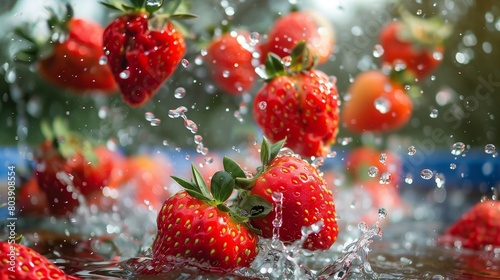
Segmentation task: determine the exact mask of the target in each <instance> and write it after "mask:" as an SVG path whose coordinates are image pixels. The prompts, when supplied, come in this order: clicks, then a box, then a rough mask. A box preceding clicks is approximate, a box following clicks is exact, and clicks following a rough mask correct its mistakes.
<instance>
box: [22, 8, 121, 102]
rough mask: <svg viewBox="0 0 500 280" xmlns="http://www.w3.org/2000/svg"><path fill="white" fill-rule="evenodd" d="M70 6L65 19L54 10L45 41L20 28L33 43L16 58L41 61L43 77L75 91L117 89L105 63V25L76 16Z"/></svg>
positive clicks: (24, 60)
mask: <svg viewBox="0 0 500 280" xmlns="http://www.w3.org/2000/svg"><path fill="white" fill-rule="evenodd" d="M66 7H67V11H66V15H65V16H64V17H63V18H58V17H57V15H56V13H55V12H54V11H52V15H51V17H50V19H49V20H48V22H47V23H48V28H49V31H50V33H51V35H52V36H49V37H48V38H47V40H46V41H45V42H42V43H40V42H37V41H36V40H34V39H33V38H32V37H33V36H32V35H30V32H28V31H27V30H25V29H21V28H18V29H16V34H17V35H19V36H20V37H22V38H25V39H26V40H28V41H29V42H31V43H32V44H33V45H32V46H30V48H29V49H27V50H23V51H20V52H19V53H17V55H16V60H18V61H22V62H28V63H33V62H37V66H38V67H37V70H38V73H39V74H40V76H41V77H42V78H43V79H45V80H46V81H47V82H49V83H51V84H53V85H56V86H58V87H60V88H63V89H69V90H71V91H73V92H75V93H86V92H89V91H97V92H102V93H115V92H117V90H118V87H117V85H116V83H115V81H114V78H113V75H112V74H111V70H110V69H109V67H108V66H107V65H106V64H105V63H102V62H101V61H102V60H101V58H102V57H103V56H104V52H103V50H102V47H103V42H102V34H103V32H104V28H103V27H102V26H101V25H99V24H98V23H95V22H92V21H89V20H87V19H83V18H74V17H73V13H72V8H71V6H70V5H67V6H66ZM54 38H57V39H54Z"/></svg>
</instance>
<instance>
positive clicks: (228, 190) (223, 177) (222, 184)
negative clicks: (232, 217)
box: [210, 171, 235, 203]
mask: <svg viewBox="0 0 500 280" xmlns="http://www.w3.org/2000/svg"><path fill="white" fill-rule="evenodd" d="M234 184H235V182H234V178H233V176H231V174H229V173H228V172H226V171H217V172H216V173H215V174H214V176H213V177H212V180H211V181H210V190H211V192H212V196H213V197H214V198H215V200H216V201H217V202H220V203H224V202H225V201H226V200H227V199H228V198H229V197H230V196H231V194H232V193H233V190H234Z"/></svg>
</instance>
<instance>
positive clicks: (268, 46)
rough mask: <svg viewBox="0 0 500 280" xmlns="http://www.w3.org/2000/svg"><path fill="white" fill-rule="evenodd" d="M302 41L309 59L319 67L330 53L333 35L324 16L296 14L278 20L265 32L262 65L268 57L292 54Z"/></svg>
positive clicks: (309, 12) (306, 12)
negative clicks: (310, 56)
mask: <svg viewBox="0 0 500 280" xmlns="http://www.w3.org/2000/svg"><path fill="white" fill-rule="evenodd" d="M302 40H305V41H306V43H307V47H308V48H309V50H310V52H311V55H313V56H317V58H318V63H320V64H321V63H324V62H326V61H327V60H328V58H329V57H330V55H331V54H332V53H333V47H334V45H335V33H334V31H333V27H332V25H331V24H330V23H329V22H328V19H326V18H325V17H324V16H323V15H321V14H318V13H316V12H312V11H297V12H292V13H289V14H286V15H284V16H282V17H280V18H279V19H278V20H276V22H275V23H274V24H273V26H272V27H271V29H270V30H269V32H268V40H267V42H265V43H264V44H262V56H261V57H262V61H261V62H262V63H264V61H265V59H266V58H267V56H268V54H269V53H274V54H276V55H278V56H279V57H280V58H284V57H286V56H288V55H290V54H291V51H292V49H293V48H294V47H295V45H297V44H298V43H299V42H300V41H302Z"/></svg>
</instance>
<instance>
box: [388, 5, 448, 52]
mask: <svg viewBox="0 0 500 280" xmlns="http://www.w3.org/2000/svg"><path fill="white" fill-rule="evenodd" d="M398 13H399V16H400V19H401V23H402V24H403V27H402V28H401V29H400V30H399V32H398V34H397V36H398V38H399V39H400V40H401V41H406V42H411V43H413V44H414V45H415V47H416V48H427V49H431V50H432V49H434V47H436V46H437V45H440V44H443V43H444V41H445V40H446V39H448V38H449V37H450V35H451V33H452V32H453V28H452V26H451V25H450V24H449V23H445V22H444V21H443V20H442V19H441V18H439V17H437V16H435V17H431V18H421V17H417V16H415V15H413V14H412V13H410V12H409V11H408V10H406V9H405V8H403V7H402V6H399V7H398Z"/></svg>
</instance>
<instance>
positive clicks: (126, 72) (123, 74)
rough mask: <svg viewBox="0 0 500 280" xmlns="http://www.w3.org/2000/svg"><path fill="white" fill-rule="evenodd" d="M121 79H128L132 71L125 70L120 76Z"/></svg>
mask: <svg viewBox="0 0 500 280" xmlns="http://www.w3.org/2000/svg"><path fill="white" fill-rule="evenodd" d="M119 76H120V78H121V79H124V80H126V79H128V77H130V71H128V70H123V71H122V72H121V73H120V74H119Z"/></svg>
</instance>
